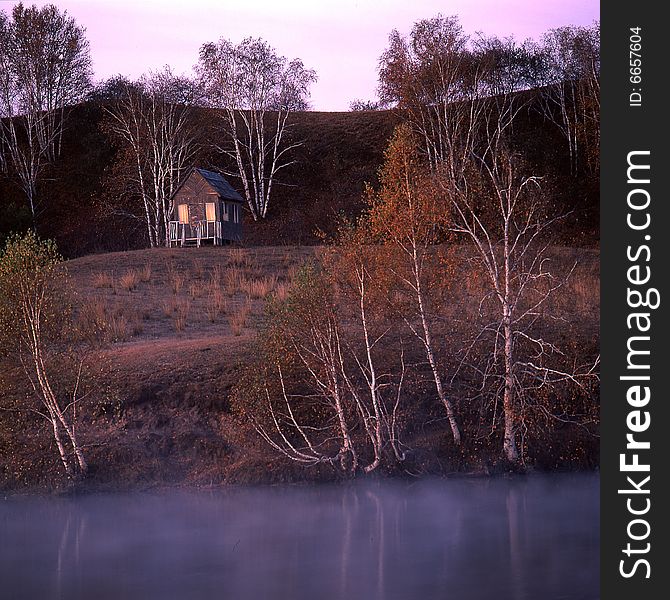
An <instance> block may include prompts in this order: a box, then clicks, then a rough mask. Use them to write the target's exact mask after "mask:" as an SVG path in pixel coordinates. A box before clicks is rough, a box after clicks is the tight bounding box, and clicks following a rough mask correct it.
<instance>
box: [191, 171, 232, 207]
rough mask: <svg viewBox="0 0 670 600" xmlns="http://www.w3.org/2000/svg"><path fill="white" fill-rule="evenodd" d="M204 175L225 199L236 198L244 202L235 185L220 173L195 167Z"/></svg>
mask: <svg viewBox="0 0 670 600" xmlns="http://www.w3.org/2000/svg"><path fill="white" fill-rule="evenodd" d="M195 170H196V171H197V172H198V173H200V175H202V176H203V178H204V179H205V181H206V182H207V183H209V185H211V186H212V187H213V188H214V189H215V190H216V192H217V193H218V194H219V196H221V198H223V199H225V200H235V201H237V202H244V200H243V199H242V196H240V195H239V194H238V193H237V192H236V191H235V189H234V188H233V186H231V185H230V184H229V183H228V182H227V181H226V180H225V179H224V178H223V176H221V175H220V174H219V173H215V172H214V171H207V170H206V169H195Z"/></svg>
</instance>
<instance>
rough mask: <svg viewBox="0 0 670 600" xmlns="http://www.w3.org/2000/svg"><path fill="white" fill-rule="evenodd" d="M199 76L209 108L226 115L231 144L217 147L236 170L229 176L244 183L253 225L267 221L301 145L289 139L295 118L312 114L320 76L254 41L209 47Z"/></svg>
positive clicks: (203, 51) (225, 134)
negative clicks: (281, 176)
mask: <svg viewBox="0 0 670 600" xmlns="http://www.w3.org/2000/svg"><path fill="white" fill-rule="evenodd" d="M197 71H198V74H199V77H200V82H201V84H202V87H203V89H204V90H205V92H206V97H207V101H208V102H209V104H210V105H212V106H214V107H218V108H221V109H223V114H224V119H223V122H224V126H223V127H222V130H221V132H222V134H223V137H224V139H227V140H228V143H227V144H216V145H215V147H216V149H217V150H218V151H220V152H221V153H223V154H224V155H226V156H228V157H229V158H230V159H231V160H232V161H233V163H234V164H235V170H234V171H232V172H230V173H228V174H229V175H233V176H236V177H239V179H240V182H241V185H242V188H243V190H244V196H245V198H246V201H247V204H248V206H249V210H250V212H251V215H252V217H253V219H254V220H255V221H257V220H259V219H264V218H265V217H266V216H267V212H268V207H269V206H270V199H271V197H272V188H273V185H274V183H275V181H276V177H277V174H278V173H279V172H280V171H281V169H284V168H286V167H287V166H289V165H290V164H292V163H293V160H292V159H291V151H292V150H294V149H295V148H296V147H298V146H299V145H300V143H299V142H296V141H290V140H289V136H288V135H287V134H288V127H289V124H288V121H289V115H290V114H291V113H292V112H293V111H295V110H305V109H306V108H307V98H308V96H309V87H310V85H311V84H312V83H313V82H314V81H316V73H315V72H314V71H313V70H311V69H307V68H305V67H304V65H303V63H302V61H301V60H299V59H294V60H292V61H288V60H287V59H286V58H284V57H283V56H279V55H278V54H277V53H276V52H275V50H274V49H273V48H271V47H270V46H269V45H268V44H267V43H266V42H265V41H263V40H261V39H254V38H246V39H244V40H242V42H240V43H239V44H237V45H234V44H233V43H232V42H230V41H228V40H225V39H221V40H220V41H219V42H218V43H216V44H215V43H208V44H205V45H203V46H202V48H201V49H200V60H199V63H198V65H197Z"/></svg>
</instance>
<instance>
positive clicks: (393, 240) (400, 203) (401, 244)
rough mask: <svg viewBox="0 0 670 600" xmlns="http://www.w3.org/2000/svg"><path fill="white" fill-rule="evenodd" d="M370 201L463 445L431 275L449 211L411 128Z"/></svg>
mask: <svg viewBox="0 0 670 600" xmlns="http://www.w3.org/2000/svg"><path fill="white" fill-rule="evenodd" d="M368 201H369V203H370V210H369V213H368V216H367V220H368V222H369V227H370V231H371V234H372V235H373V237H374V238H375V239H378V240H380V241H382V242H383V243H385V244H386V245H388V246H390V247H391V249H392V252H393V253H394V255H395V260H393V261H392V262H391V265H390V269H391V270H392V272H393V276H394V279H395V280H396V281H398V282H399V283H400V286H401V288H402V289H403V291H404V293H405V294H408V295H409V296H410V298H411V301H410V304H411V305H413V306H410V308H409V310H405V307H402V310H401V318H402V319H403V321H404V322H405V324H406V326H407V327H408V329H409V330H410V331H411V333H412V335H414V336H415V337H416V339H417V340H418V341H419V343H420V345H421V347H422V349H423V351H424V353H425V356H426V360H427V361H428V364H429V365H430V370H431V373H432V376H433V381H434V382H435V390H436V393H437V396H438V399H439V401H440V403H441V404H442V406H443V407H444V410H445V411H446V414H447V419H448V420H449V426H450V428H451V433H452V437H453V440H454V443H455V444H456V445H458V444H460V441H461V432H460V429H459V427H458V423H457V420H456V412H455V410H454V406H453V403H452V401H451V400H450V398H449V397H448V395H447V391H446V389H445V383H444V378H443V375H442V373H441V372H440V368H439V365H438V362H437V353H436V350H435V341H434V334H433V332H432V327H431V315H430V313H429V302H430V294H431V274H434V272H435V270H436V266H435V264H431V259H432V258H434V254H435V253H434V252H433V250H434V249H435V245H436V244H437V243H438V242H440V241H442V240H441V239H440V238H441V236H440V234H441V232H442V234H443V232H444V225H445V220H444V214H445V213H444V207H443V206H442V202H441V197H440V195H439V193H438V191H437V189H436V188H435V185H434V183H433V181H432V177H430V173H429V172H428V170H427V169H426V168H425V167H424V166H423V165H422V164H421V162H420V159H419V155H418V151H417V139H416V137H415V136H414V135H413V133H412V131H411V129H410V127H409V126H408V125H400V126H399V127H397V128H396V131H395V133H394V135H393V138H392V139H391V142H390V144H389V147H388V149H387V151H386V158H385V162H384V166H383V168H382V169H381V172H380V188H379V190H378V191H377V192H373V191H372V190H369V191H368Z"/></svg>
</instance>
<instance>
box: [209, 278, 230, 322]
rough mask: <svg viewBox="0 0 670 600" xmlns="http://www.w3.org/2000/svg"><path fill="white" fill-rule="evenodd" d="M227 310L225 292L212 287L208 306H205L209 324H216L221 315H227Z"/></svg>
mask: <svg viewBox="0 0 670 600" xmlns="http://www.w3.org/2000/svg"><path fill="white" fill-rule="evenodd" d="M227 308H228V305H227V302H226V298H225V296H224V294H223V290H221V288H219V287H215V286H210V291H209V294H208V295H207V305H206V306H205V312H206V314H207V319H208V320H209V322H210V323H216V321H217V320H218V318H219V315H222V314H225V312H226V310H227Z"/></svg>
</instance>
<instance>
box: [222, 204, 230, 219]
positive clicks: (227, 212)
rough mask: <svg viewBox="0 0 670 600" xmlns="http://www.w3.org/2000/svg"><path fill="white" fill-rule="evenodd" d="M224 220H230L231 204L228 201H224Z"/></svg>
mask: <svg viewBox="0 0 670 600" xmlns="http://www.w3.org/2000/svg"><path fill="white" fill-rule="evenodd" d="M223 220H224V221H230V212H229V206H228V204H227V203H226V202H224V203H223Z"/></svg>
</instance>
